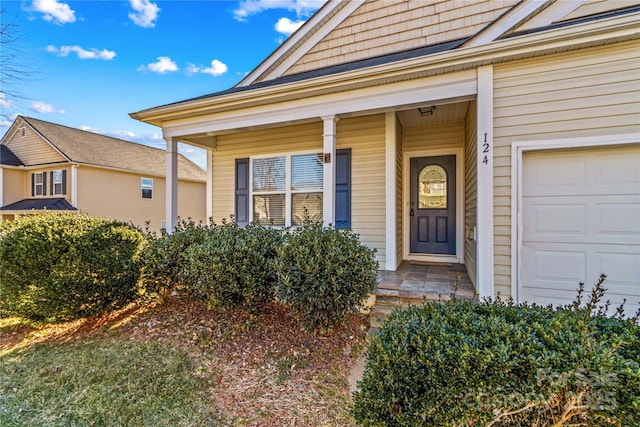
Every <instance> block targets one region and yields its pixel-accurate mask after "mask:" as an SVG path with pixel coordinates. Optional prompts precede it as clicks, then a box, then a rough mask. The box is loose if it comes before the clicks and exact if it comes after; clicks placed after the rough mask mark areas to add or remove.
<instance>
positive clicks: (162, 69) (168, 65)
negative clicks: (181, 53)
mask: <svg viewBox="0 0 640 427" xmlns="http://www.w3.org/2000/svg"><path fill="white" fill-rule="evenodd" d="M138 71H151V72H152V73H158V74H164V73H169V72H173V71H178V66H177V65H176V63H175V62H173V61H172V60H171V58H169V57H168V56H159V57H158V62H152V63H151V64H148V65H141V66H139V67H138Z"/></svg>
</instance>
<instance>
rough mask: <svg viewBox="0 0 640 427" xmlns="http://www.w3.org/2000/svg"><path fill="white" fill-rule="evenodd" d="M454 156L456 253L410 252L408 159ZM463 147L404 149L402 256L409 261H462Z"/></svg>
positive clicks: (460, 262) (409, 174)
mask: <svg viewBox="0 0 640 427" xmlns="http://www.w3.org/2000/svg"><path fill="white" fill-rule="evenodd" d="M436 156H456V254H455V255H429V254H412V253H411V252H410V239H411V235H410V233H411V228H410V225H409V220H408V219H409V198H410V194H409V193H410V184H411V182H410V179H411V173H410V170H409V168H410V161H411V159H412V158H415V157H436ZM464 209H465V207H464V149H463V147H452V148H439V149H431V150H416V151H405V152H404V153H403V161H402V236H403V239H402V257H403V259H405V260H409V261H429V262H450V263H454V264H463V263H464V235H465V227H464V212H465V210H464Z"/></svg>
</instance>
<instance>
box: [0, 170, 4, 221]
mask: <svg viewBox="0 0 640 427" xmlns="http://www.w3.org/2000/svg"><path fill="white" fill-rule="evenodd" d="M3 175H4V168H0V206H4V182H3ZM0 222H2V214H0Z"/></svg>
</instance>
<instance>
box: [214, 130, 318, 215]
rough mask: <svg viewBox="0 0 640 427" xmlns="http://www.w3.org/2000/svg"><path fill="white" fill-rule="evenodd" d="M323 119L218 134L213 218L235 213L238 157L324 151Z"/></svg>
mask: <svg viewBox="0 0 640 427" xmlns="http://www.w3.org/2000/svg"><path fill="white" fill-rule="evenodd" d="M322 147H323V144H322V122H320V121H318V122H314V123H308V124H303V125H296V126H287V127H277V128H270V129H262V130H256V131H251V132H241V133H234V134H230V135H221V136H218V139H217V143H216V149H215V151H214V152H213V220H214V221H215V222H220V221H221V220H222V219H223V218H226V219H229V218H230V216H231V215H234V214H235V201H234V195H235V184H234V183H235V160H236V159H244V158H248V157H251V156H261V155H265V154H274V155H275V154H287V153H294V152H298V151H308V150H317V151H318V152H322Z"/></svg>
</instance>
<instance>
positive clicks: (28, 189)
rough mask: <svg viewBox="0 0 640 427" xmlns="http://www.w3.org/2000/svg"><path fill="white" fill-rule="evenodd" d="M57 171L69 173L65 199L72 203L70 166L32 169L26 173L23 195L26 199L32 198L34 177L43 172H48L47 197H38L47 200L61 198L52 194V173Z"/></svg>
mask: <svg viewBox="0 0 640 427" xmlns="http://www.w3.org/2000/svg"><path fill="white" fill-rule="evenodd" d="M55 170H65V171H67V187H66V192H65V195H64V198H65V200H66V201H67V202H69V203H71V167H70V166H69V165H68V164H65V165H60V166H58V167H47V168H42V169H32V170H29V171H25V173H26V176H25V179H24V181H23V182H24V186H23V194H24V195H25V197H24V198H31V186H32V179H33V178H32V176H33V174H34V173H41V172H46V173H47V188H46V195H45V196H38V197H45V198H50V197H55V198H57V197H61V196H59V195H56V196H53V195H52V194H51V174H50V172H52V171H55Z"/></svg>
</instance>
